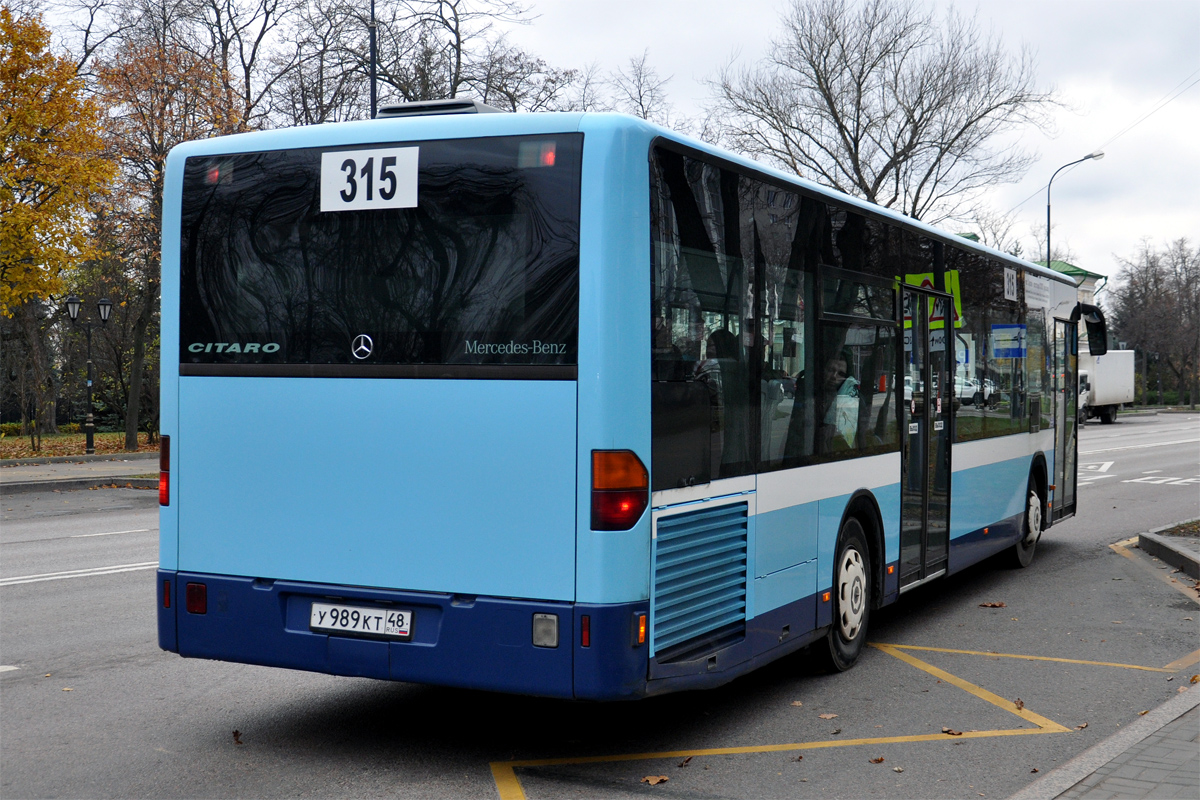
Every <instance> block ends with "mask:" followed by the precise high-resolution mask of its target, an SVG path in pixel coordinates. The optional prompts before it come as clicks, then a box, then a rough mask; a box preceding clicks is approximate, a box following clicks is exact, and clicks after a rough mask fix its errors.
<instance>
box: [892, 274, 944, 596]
mask: <svg viewBox="0 0 1200 800" xmlns="http://www.w3.org/2000/svg"><path fill="white" fill-rule="evenodd" d="M901 297H902V301H903V308H904V360H903V364H904V386H903V389H902V391H903V396H902V402H901V403H900V425H901V427H900V430H901V441H902V442H903V443H904V447H903V450H902V459H901V477H900V589H901V590H902V591H903V590H904V589H905V588H906V587H911V586H915V585H916V584H918V583H921V582H923V581H925V580H928V579H930V578H933V577H936V576H938V575H940V574H941V573H942V572H944V571H945V569H946V561H947V556H948V551H949V544H950V443H951V439H950V429H951V425H950V420H951V412H952V403H953V398H954V387H953V385H952V383H951V372H950V365H951V364H952V363H953V351H952V350H950V349H949V348H950V346H951V345H952V339H951V338H950V337H951V335H952V333H949V332H948V331H949V330H952V329H950V328H949V327H948V326H949V325H952V324H953V323H951V322H950V321H949V319H948V317H947V312H948V310H949V309H950V308H951V306H950V301H949V299H948V297H947V296H945V295H941V294H937V293H933V292H928V291H922V290H918V289H915V288H914V287H911V286H905V287H903V288H902V290H901Z"/></svg>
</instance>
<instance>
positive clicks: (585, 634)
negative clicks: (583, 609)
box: [579, 614, 592, 647]
mask: <svg viewBox="0 0 1200 800" xmlns="http://www.w3.org/2000/svg"><path fill="white" fill-rule="evenodd" d="M579 644H580V646H581V647H591V646H592V618H591V616H590V615H588V614H584V615H583V616H581V617H580V618H579Z"/></svg>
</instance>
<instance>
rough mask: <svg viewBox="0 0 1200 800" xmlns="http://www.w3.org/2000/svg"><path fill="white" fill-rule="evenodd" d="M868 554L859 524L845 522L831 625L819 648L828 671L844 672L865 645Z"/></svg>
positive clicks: (868, 607) (835, 573)
mask: <svg viewBox="0 0 1200 800" xmlns="http://www.w3.org/2000/svg"><path fill="white" fill-rule="evenodd" d="M871 574H872V573H871V551H870V549H869V548H868V547H867V535H866V533H865V532H864V531H863V527H862V523H860V522H859V521H858V520H857V519H855V518H854V517H851V518H850V519H848V520H846V522H845V523H844V524H843V525H842V531H841V533H840V534H839V535H838V546H837V559H836V561H835V562H834V566H833V592H832V595H833V596H832V597H831V599H830V602H832V603H833V624H832V625H830V627H829V633H828V634H827V635H826V637H825V642H824V644H822V645H818V647H819V648H820V652H821V660H822V661H823V662H824V666H825V667H826V668H827V670H828V671H830V672H845V671H846V670H848V669H850V668H851V667H852V666H854V662H855V661H857V660H858V657H859V655H860V654H861V653H862V649H863V646H864V645H865V644H866V642H867V623H868V621H869V620H870V616H871V600H872V598H871Z"/></svg>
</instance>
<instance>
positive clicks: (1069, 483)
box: [1050, 319, 1079, 522]
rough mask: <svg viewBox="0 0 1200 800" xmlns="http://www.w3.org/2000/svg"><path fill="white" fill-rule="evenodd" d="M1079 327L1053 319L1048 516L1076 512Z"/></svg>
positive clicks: (1056, 518) (1053, 516)
mask: <svg viewBox="0 0 1200 800" xmlns="http://www.w3.org/2000/svg"><path fill="white" fill-rule="evenodd" d="M1078 347H1079V328H1078V326H1077V325H1076V324H1075V323H1073V322H1068V321H1067V320H1062V319H1056V320H1054V389H1055V392H1054V394H1055V397H1054V423H1055V429H1054V479H1053V481H1052V482H1053V484H1054V487H1055V488H1054V492H1053V502H1052V505H1051V506H1050V519H1051V521H1053V522H1056V521H1058V520H1060V519H1062V518H1063V517H1069V516H1071V515H1072V514H1074V513H1075V482H1076V480H1077V478H1078V477H1079V475H1078V473H1077V470H1076V466H1075V460H1076V454H1077V453H1076V451H1077V447H1078V442H1077V426H1078V416H1077V414H1078V409H1077V408H1076V404H1077V403H1078V402H1079V349H1078Z"/></svg>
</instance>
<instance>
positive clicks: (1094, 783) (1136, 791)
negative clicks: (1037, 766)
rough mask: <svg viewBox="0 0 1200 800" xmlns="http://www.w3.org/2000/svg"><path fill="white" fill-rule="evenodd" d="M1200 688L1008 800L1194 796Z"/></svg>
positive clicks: (1199, 776) (1198, 773)
mask: <svg viewBox="0 0 1200 800" xmlns="http://www.w3.org/2000/svg"><path fill="white" fill-rule="evenodd" d="M1198 792H1200V688H1192V689H1189V690H1188V691H1186V692H1183V693H1182V694H1179V695H1176V696H1175V697H1173V698H1171V699H1170V700H1168V701H1167V702H1165V703H1163V704H1162V705H1161V706H1159V707H1158V708H1156V709H1154V710H1153V711H1151V712H1150V713H1149V714H1147V715H1146V716H1144V717H1139V718H1138V719H1136V720H1135V721H1133V722H1131V723H1130V724H1129V725H1127V726H1126V727H1124V728H1122V729H1121V730H1120V731H1118V732H1117V733H1115V734H1113V735H1112V736H1110V737H1108V738H1107V739H1105V740H1104V741H1103V742H1100V744H1098V745H1096V746H1095V747H1092V748H1091V749H1089V750H1085V751H1084V752H1082V753H1080V754H1079V755H1078V756H1076V757H1075V758H1073V759H1071V760H1070V761H1068V762H1067V763H1066V764H1063V765H1062V766H1061V767H1059V768H1058V769H1055V770H1052V771H1051V772H1048V773H1046V774H1045V775H1043V776H1042V777H1041V778H1038V779H1037V780H1036V781H1034V782H1033V783H1031V784H1029V785H1028V786H1026V787H1025V788H1024V789H1022V790H1021V791H1019V792H1017V793H1016V794H1014V795H1013V796H1012V797H1010V798H1009V799H1008V800H1055V798H1057V799H1058V800H1108V798H1137V797H1147V798H1154V800H1159V798H1175V797H1183V798H1195V797H1196V796H1197V793H1198Z"/></svg>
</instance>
